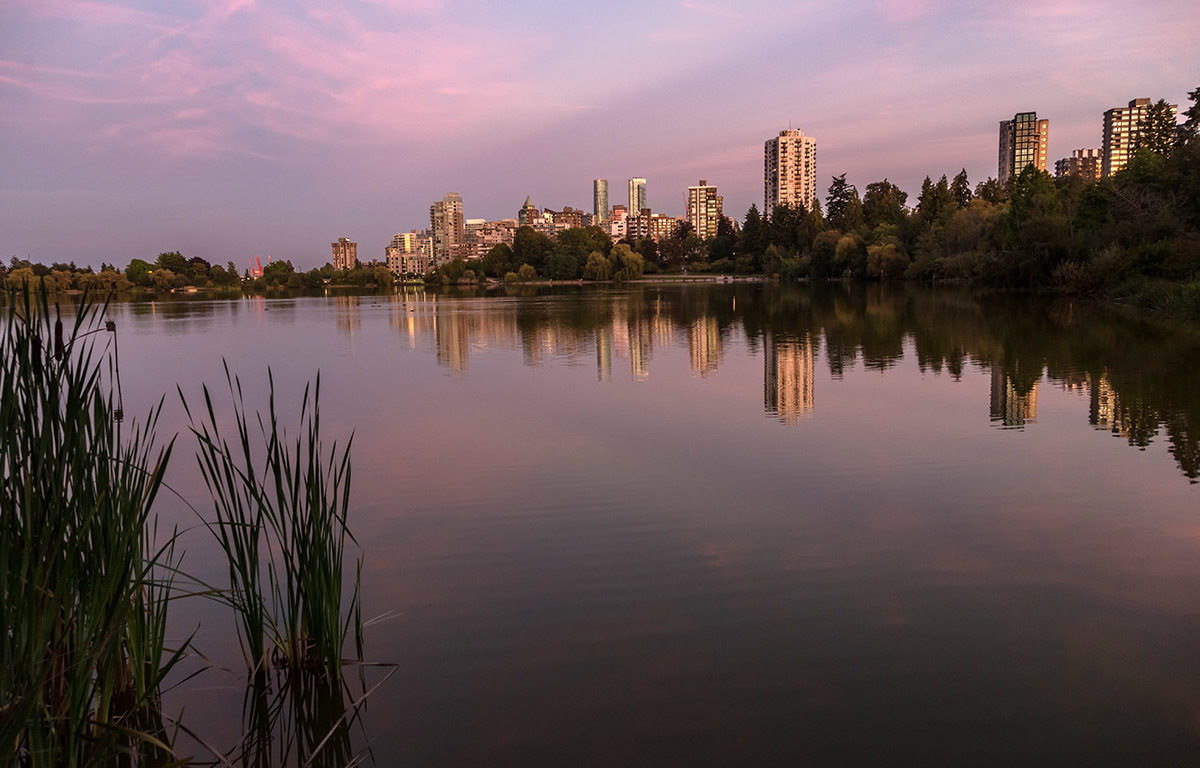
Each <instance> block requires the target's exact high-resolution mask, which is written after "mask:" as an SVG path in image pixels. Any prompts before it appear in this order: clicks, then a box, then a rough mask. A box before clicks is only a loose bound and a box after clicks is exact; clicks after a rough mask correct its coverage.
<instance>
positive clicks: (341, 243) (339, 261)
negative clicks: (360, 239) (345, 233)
mask: <svg viewBox="0 0 1200 768" xmlns="http://www.w3.org/2000/svg"><path fill="white" fill-rule="evenodd" d="M333 268H334V269H357V268H358V243H352V242H350V241H349V240H347V239H346V238H344V237H339V238H338V239H337V242H336V243H333Z"/></svg>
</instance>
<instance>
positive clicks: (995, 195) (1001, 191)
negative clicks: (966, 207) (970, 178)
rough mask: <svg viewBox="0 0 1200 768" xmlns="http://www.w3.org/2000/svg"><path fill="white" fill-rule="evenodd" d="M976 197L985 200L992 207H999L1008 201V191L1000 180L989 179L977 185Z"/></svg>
mask: <svg viewBox="0 0 1200 768" xmlns="http://www.w3.org/2000/svg"><path fill="white" fill-rule="evenodd" d="M975 197H979V198H983V199H984V200H986V201H987V202H989V203H991V204H992V205H999V204H1000V203H1003V202H1004V201H1005V200H1007V199H1008V190H1006V189H1005V188H1004V185H1003V184H1001V183H1000V181H999V179H992V178H989V179H987V180H986V181H981V182H979V183H978V184H976V185H975Z"/></svg>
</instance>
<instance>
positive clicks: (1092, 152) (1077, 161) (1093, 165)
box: [1054, 149, 1104, 181]
mask: <svg viewBox="0 0 1200 768" xmlns="http://www.w3.org/2000/svg"><path fill="white" fill-rule="evenodd" d="M1103 155H1104V153H1103V152H1101V151H1100V150H1099V149H1076V150H1074V151H1073V152H1071V156H1070V157H1064V158H1063V159H1061V160H1058V161H1057V162H1055V163H1054V175H1055V176H1057V177H1059V178H1061V177H1063V176H1078V177H1080V178H1081V179H1084V180H1085V181H1095V180H1096V179H1099V178H1100V170H1101V164H1102V160H1103Z"/></svg>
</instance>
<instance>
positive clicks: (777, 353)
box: [763, 333, 815, 424]
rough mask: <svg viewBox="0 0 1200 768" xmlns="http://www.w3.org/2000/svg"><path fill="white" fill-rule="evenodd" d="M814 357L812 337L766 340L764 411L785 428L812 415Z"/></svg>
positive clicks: (768, 337) (770, 336)
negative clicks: (776, 418)
mask: <svg viewBox="0 0 1200 768" xmlns="http://www.w3.org/2000/svg"><path fill="white" fill-rule="evenodd" d="M814 357H815V353H814V350H813V341H812V337H811V336H809V335H808V334H805V335H804V337H803V338H801V339H796V338H794V337H789V336H785V337H783V338H776V336H775V335H774V334H772V333H767V334H766V336H765V337H764V338H763V407H764V408H765V409H766V411H767V413H768V414H770V415H772V416H778V417H779V420H780V421H781V422H783V423H785V424H795V423H797V422H798V421H800V419H801V417H804V416H809V415H811V414H812V412H813V400H814V398H813V389H814V380H815V376H814V362H813V361H814Z"/></svg>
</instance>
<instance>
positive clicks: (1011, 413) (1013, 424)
mask: <svg viewBox="0 0 1200 768" xmlns="http://www.w3.org/2000/svg"><path fill="white" fill-rule="evenodd" d="M1037 388H1038V385H1037V383H1036V382H1035V383H1033V384H1032V385H1031V386H1029V388H1028V389H1026V390H1025V391H1021V389H1020V388H1019V386H1018V385H1017V384H1015V383H1014V382H1013V379H1012V377H1011V376H1009V375H1008V374H1006V373H1005V372H1004V371H1003V370H1001V369H1000V368H998V367H995V366H993V368H992V408H991V418H992V423H993V424H995V425H996V426H1000V427H1004V428H1022V427H1024V426H1025V425H1026V424H1036V423H1037V409H1038V399H1037Z"/></svg>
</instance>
